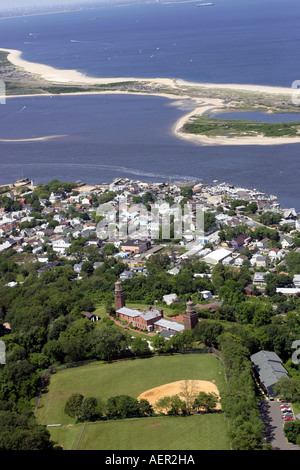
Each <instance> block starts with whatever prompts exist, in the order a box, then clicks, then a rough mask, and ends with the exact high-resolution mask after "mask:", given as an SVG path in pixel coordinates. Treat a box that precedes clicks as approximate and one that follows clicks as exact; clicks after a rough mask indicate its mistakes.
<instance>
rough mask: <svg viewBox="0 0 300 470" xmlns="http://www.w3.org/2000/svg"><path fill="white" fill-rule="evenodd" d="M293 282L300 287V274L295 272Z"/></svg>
mask: <svg viewBox="0 0 300 470" xmlns="http://www.w3.org/2000/svg"><path fill="white" fill-rule="evenodd" d="M293 284H294V286H295V287H300V274H295V275H294V277H293Z"/></svg>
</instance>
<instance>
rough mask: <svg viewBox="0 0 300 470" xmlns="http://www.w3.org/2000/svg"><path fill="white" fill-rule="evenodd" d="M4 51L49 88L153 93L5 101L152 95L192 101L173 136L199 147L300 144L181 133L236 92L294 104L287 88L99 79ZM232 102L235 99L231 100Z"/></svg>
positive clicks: (292, 139)
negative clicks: (217, 94) (130, 85)
mask: <svg viewBox="0 0 300 470" xmlns="http://www.w3.org/2000/svg"><path fill="white" fill-rule="evenodd" d="M0 51H1V52H5V53H7V54H8V56H7V59H8V61H9V62H10V63H11V64H12V65H14V66H16V67H18V68H21V69H23V70H25V71H26V72H27V73H30V74H32V75H34V76H35V77H38V78H39V79H43V80H44V81H46V82H47V83H49V86H51V85H59V84H62V85H69V86H84V85H86V86H96V85H110V84H118V83H122V82H136V83H138V84H139V83H143V84H147V86H149V87H150V90H147V92H143V91H139V90H137V89H136V90H130V91H124V90H111V91H110V90H105V91H102V90H99V91H98V90H97V91H78V92H74V93H64V92H59V93H57V94H51V93H48V94H47V93H41V94H31V95H30V94H28V95H8V96H7V97H6V98H8V99H9V98H18V97H23V98H24V97H30V96H34V97H36V96H61V95H62V96H66V95H68V96H69V95H89V94H99V95H100V94H137V95H150V96H160V97H164V98H168V99H170V100H172V101H174V105H176V104H177V103H178V104H179V103H180V102H181V101H182V100H184V99H190V100H193V102H194V104H193V110H192V111H191V112H189V113H187V114H186V115H184V116H183V117H181V118H180V119H179V120H178V121H177V122H176V123H175V125H174V126H173V128H172V132H173V134H174V135H175V136H176V137H178V138H181V139H185V140H188V141H191V142H194V143H196V144H200V145H284V144H291V143H300V135H299V137H264V136H260V135H257V136H255V137H234V138H230V137H225V136H224V137H214V138H211V137H207V136H205V135H197V134H188V133H186V132H183V131H182V128H183V126H184V124H185V123H186V122H187V121H188V120H189V119H190V117H191V116H197V115H202V114H203V113H205V112H207V111H212V110H215V109H218V110H220V111H222V110H223V111H224V110H225V109H226V108H227V107H228V105H229V104H230V103H228V99H227V100H226V91H227V93H228V90H230V91H234V92H236V93H241V94H242V93H245V92H246V93H259V94H264V95H272V96H275V97H278V98H280V97H281V98H283V97H284V99H286V100H291V101H292V95H293V94H294V93H295V89H293V88H285V87H272V86H264V85H247V84H212V83H194V82H187V81H184V80H181V79H172V78H153V79H150V78H146V79H142V78H129V77H125V78H121V77H117V78H116V77H115V78H98V77H91V76H86V75H85V74H83V73H81V72H79V71H77V70H61V69H56V68H54V67H51V66H48V65H44V64H39V63H35V62H29V61H27V60H24V59H22V51H19V50H15V49H4V48H1V49H0ZM160 87H161V88H163V89H165V90H167V92H160V91H159V88H160ZM203 90H205V91H207V90H214V91H215V90H220V91H221V92H222V90H224V98H211V97H209V96H203V94H202V96H201V92H202V93H203ZM232 101H233V100H232Z"/></svg>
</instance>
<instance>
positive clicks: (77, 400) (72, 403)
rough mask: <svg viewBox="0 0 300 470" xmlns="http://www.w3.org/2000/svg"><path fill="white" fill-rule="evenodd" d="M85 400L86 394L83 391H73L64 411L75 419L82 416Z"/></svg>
mask: <svg viewBox="0 0 300 470" xmlns="http://www.w3.org/2000/svg"><path fill="white" fill-rule="evenodd" d="M83 400H84V396H83V395H81V393H72V395H71V396H70V397H69V398H68V399H67V402H66V404H65V408H64V412H65V413H66V415H68V416H70V417H71V418H74V419H78V418H80V416H81V407H82V403H83Z"/></svg>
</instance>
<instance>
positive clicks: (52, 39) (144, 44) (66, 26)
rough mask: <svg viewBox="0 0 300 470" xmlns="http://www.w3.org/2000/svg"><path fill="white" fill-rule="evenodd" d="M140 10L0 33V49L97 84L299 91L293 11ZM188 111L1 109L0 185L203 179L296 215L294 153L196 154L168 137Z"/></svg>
mask: <svg viewBox="0 0 300 470" xmlns="http://www.w3.org/2000/svg"><path fill="white" fill-rule="evenodd" d="M214 3H215V5H214V7H207V8H197V7H196V3H188V4H185V5H183V4H177V5H175V4H167V5H163V4H147V5H132V6H128V7H119V8H117V7H106V8H99V9H96V10H89V11H81V12H71V13H60V14H54V15H41V16H35V17H26V18H15V19H7V20H2V21H0V46H2V47H6V48H12V49H19V50H22V51H24V58H25V59H27V60H31V61H36V62H40V63H46V64H48V65H52V66H55V67H57V68H71V69H77V70H80V71H83V72H85V73H87V74H88V75H93V76H103V77H130V76H134V77H174V78H182V79H186V80H190V81H195V82H197V81H198V82H202V81H204V82H213V83H251V84H262V85H280V86H291V84H292V82H293V81H294V80H297V79H300V71H299V60H298V59H299V50H300V47H299V46H300V33H299V27H298V25H299V20H300V4H299V2H298V0H285V1H284V2H282V1H281V2H279V1H278V0H272V1H271V0H264V1H263V2H262V1H261V0H251V1H250V0H243V1H240V0H215V2H214ZM186 112H187V110H186V109H185V110H183V109H179V108H177V107H176V106H170V100H168V99H165V98H157V97H146V96H124V95H101V96H98V97H97V98H95V97H88V96H77V97H74V96H68V97H62V96H60V97H53V98H50V97H47V98H46V97H43V98H38V97H36V98H29V97H28V98H16V99H9V100H7V104H6V105H5V106H2V105H1V106H0V138H2V139H24V138H32V137H41V136H46V135H67V137H64V138H59V139H56V140H51V141H43V142H41V141H40V142H27V143H24V142H23V143H22V142H14V143H4V142H1V143H0V183H6V182H11V181H14V180H15V179H16V178H18V177H19V176H20V174H22V173H23V174H24V175H25V176H28V177H30V178H32V179H34V180H35V182H39V181H41V182H46V181H48V180H50V179H52V178H60V179H62V180H78V179H82V180H84V181H86V182H87V183H95V182H101V181H110V180H111V179H112V178H114V177H119V176H127V177H130V178H134V179H141V180H147V179H148V180H157V181H161V180H167V179H168V180H170V179H171V180H174V179H193V178H197V179H199V180H203V181H207V182H212V181H213V180H214V179H218V180H219V181H227V182H229V183H232V184H235V185H242V186H246V187H252V188H253V187H256V188H258V189H260V190H262V191H266V192H267V193H268V194H276V195H277V196H278V197H279V200H280V202H281V203H282V205H283V206H286V207H295V208H296V209H297V210H298V211H300V194H299V184H298V182H299V154H300V145H299V144H292V145H284V146H270V147H269V146H268V147H266V146H232V147H230V146H228V147H227V146H226V147H220V146H216V147H202V146H199V145H195V144H193V143H189V142H186V141H183V140H180V139H178V138H176V137H175V136H173V134H172V132H171V130H172V126H173V125H174V124H175V122H176V120H177V119H178V118H179V117H181V116H182V115H183V114H185V113H186Z"/></svg>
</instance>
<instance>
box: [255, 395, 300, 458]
mask: <svg viewBox="0 0 300 470" xmlns="http://www.w3.org/2000/svg"><path fill="white" fill-rule="evenodd" d="M280 404H281V403H280V402H278V401H265V402H263V404H262V407H261V416H262V418H263V420H264V422H265V438H266V440H267V442H268V443H270V444H271V445H272V447H273V449H274V450H300V447H299V446H296V445H294V444H288V443H287V441H286V438H285V435H284V432H283V420H282V416H281V411H280Z"/></svg>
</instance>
